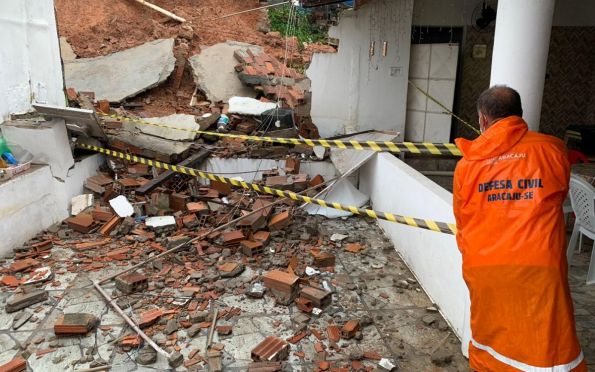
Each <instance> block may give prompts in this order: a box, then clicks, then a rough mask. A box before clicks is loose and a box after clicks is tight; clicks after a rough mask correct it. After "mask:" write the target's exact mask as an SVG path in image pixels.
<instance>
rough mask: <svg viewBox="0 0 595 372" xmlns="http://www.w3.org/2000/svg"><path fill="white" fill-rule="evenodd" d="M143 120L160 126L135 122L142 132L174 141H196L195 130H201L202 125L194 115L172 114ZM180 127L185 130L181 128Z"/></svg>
mask: <svg viewBox="0 0 595 372" xmlns="http://www.w3.org/2000/svg"><path fill="white" fill-rule="evenodd" d="M143 121H146V122H149V123H153V124H156V125H158V126H155V125H145V124H135V125H136V127H137V128H138V130H140V131H141V132H142V133H144V134H150V135H152V136H155V137H160V138H164V139H168V140H173V141H194V139H195V138H196V137H197V133H195V132H196V131H197V130H200V125H199V124H198V123H197V120H196V117H195V116H194V115H187V114H172V115H169V116H162V117H158V118H143ZM171 128H178V129H171ZM180 128H181V129H183V130H179V129H180Z"/></svg>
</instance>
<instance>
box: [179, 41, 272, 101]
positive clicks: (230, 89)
mask: <svg viewBox="0 0 595 372" xmlns="http://www.w3.org/2000/svg"><path fill="white" fill-rule="evenodd" d="M247 49H248V50H252V51H254V52H256V53H258V52H260V51H262V48H261V47H259V46H256V45H251V44H246V43H240V42H236V41H228V42H225V43H219V44H215V45H212V46H210V47H207V48H204V49H202V50H201V52H200V54H197V55H195V56H193V57H191V58H190V59H189V62H190V66H192V70H193V72H194V81H195V82H196V85H197V86H198V87H199V88H200V90H202V91H203V92H204V93H205V95H206V97H207V99H208V100H209V101H211V102H219V101H223V102H228V101H229V99H230V98H231V97H233V96H240V97H250V96H255V92H254V90H253V89H252V88H249V87H247V86H245V85H243V84H242V82H241V81H240V79H239V78H238V77H237V75H236V70H235V66H236V64H237V61H236V59H235V57H234V52H235V51H237V50H247Z"/></svg>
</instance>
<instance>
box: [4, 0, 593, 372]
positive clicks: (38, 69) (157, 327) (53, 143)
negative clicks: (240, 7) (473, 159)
mask: <svg viewBox="0 0 595 372" xmlns="http://www.w3.org/2000/svg"><path fill="white" fill-rule="evenodd" d="M573 2H574V3H576V4H575V5H574V6H575V7H582V8H584V9H590V10H593V9H592V5H591V4H587V2H584V1H580V0H574V1H573ZM174 3H175V2H174ZM305 3H307V4H304V5H307V6H312V7H314V8H311V9H317V8H316V7H319V6H321V5H328V4H329V3H336V2H321V3H320V4H319V3H317V2H305ZM323 3H324V4H323ZM445 3H449V4H448V5H444V4H445ZM471 3H473V4H468V3H467V2H464V1H463V2H462V1H454V0H453V1H450V2H441V1H432V0H419V1H417V0H416V1H413V0H395V1H388V0H369V1H361V2H360V1H358V2H355V4H352V5H353V7H351V6H344V7H342V6H341V7H339V11H340V12H339V13H336V12H337V9H336V8H335V7H334V6H333V8H332V9H333V12H332V14H333V15H336V14H338V17H339V18H338V22H337V23H336V25H333V26H331V28H330V30H329V36H330V38H331V39H332V40H331V41H332V42H331V43H330V44H333V45H317V44H311V45H307V46H306V47H305V48H306V49H305V50H302V49H301V48H303V46H300V45H299V43H298V41H297V39H294V38H284V37H281V36H280V35H279V34H278V33H274V32H268V33H267V32H262V35H263V36H262V37H263V39H266V42H262V43H258V42H259V41H260V40H256V38H255V37H254V38H252V39H254V40H249V41H251V42H250V43H247V42H244V40H227V41H224V42H218V43H211V44H212V45H209V46H204V45H201V46H200V47H198V46H197V45H194V44H193V43H195V42H196V40H195V39H196V37H195V35H196V34H198V33H200V32H201V31H202V29H201V28H200V27H203V26H202V25H201V26H199V25H196V24H194V25H193V26H194V28H193V27H191V26H189V25H188V24H184V25H179V24H178V23H176V22H177V21H172V20H170V19H168V18H165V19H161V18H160V19H159V21H155V22H156V23H158V24H160V25H162V24H166V25H168V23H167V22H171V23H172V25H171V27H170V26H169V25H168V26H167V27H166V26H159V27H161V28H159V27H158V30H159V32H157V31H155V32H154V34H153V36H152V37H151V39H150V40H147V42H146V43H141V44H140V45H131V46H130V47H127V48H122V50H118V51H115V52H113V53H108V54H107V55H103V54H102V55H97V56H93V57H89V58H76V55H74V54H73V55H70V56H67V48H68V46H67V44H68V43H67V41H66V40H59V36H58V33H57V29H58V28H57V26H56V15H55V10H54V4H53V2H52V1H51V0H43V1H39V0H38V1H31V0H20V1H14V2H7V3H6V4H1V5H0V13H1V14H2V16H0V30H3V31H5V32H2V33H0V35H2V36H0V39H2V38H4V39H3V45H4V47H3V51H2V56H3V58H2V59H0V131H1V133H2V138H4V139H5V140H6V142H7V143H8V146H9V147H11V146H12V149H13V152H14V153H15V156H17V157H18V158H19V159H18V160H21V163H22V165H25V164H26V167H23V170H24V171H23V172H22V173H19V174H16V172H14V173H15V174H14V175H13V174H12V173H10V172H4V173H6V174H4V178H5V179H3V180H2V181H0V236H1V237H2V239H1V240H0V255H1V256H2V257H4V258H3V264H2V269H1V270H2V278H0V284H1V290H2V292H1V293H0V295H1V297H2V299H3V303H4V305H3V306H2V309H0V317H3V318H4V319H5V322H4V326H3V327H2V330H1V332H0V340H1V341H0V343H1V344H2V345H4V346H3V347H0V364H3V363H7V364H6V365H5V367H4V368H7V370H11V371H20V370H24V369H23V368H29V369H31V370H69V369H72V370H89V371H90V370H107V369H108V368H112V370H134V369H138V370H142V368H144V367H142V366H148V367H147V368H156V369H160V370H165V369H172V370H174V369H175V370H199V369H201V368H203V369H209V370H213V371H217V370H224V369H225V370H238V371H239V370H253V371H276V370H291V369H295V370H308V371H309V370H321V371H324V370H337V371H338V370H355V371H360V370H375V369H378V370H396V369H397V368H401V369H402V370H452V371H455V370H465V368H466V361H465V359H464V355H466V349H467V344H468V341H469V339H470V334H469V324H468V322H469V299H468V292H467V288H466V286H465V284H464V282H463V279H462V277H461V259H460V255H459V252H458V248H457V245H456V242H455V238H454V236H453V234H454V233H455V232H456V226H455V225H454V217H453V213H452V201H451V198H452V196H451V193H450V192H449V190H448V188H449V187H451V185H449V177H450V176H451V173H452V169H453V168H454V164H456V161H457V159H458V157H459V156H460V153H459V152H458V150H457V149H456V147H454V146H453V145H451V143H450V142H452V141H451V140H452V138H453V136H471V135H473V134H472V133H473V132H472V129H469V126H471V127H472V126H473V125H470V124H469V122H474V121H473V120H472V118H471V116H472V112H471V114H470V111H472V110H473V108H474V104H473V103H472V102H471V101H473V99H474V97H470V95H471V96H472V92H476V91H477V89H479V88H476V86H477V85H479V86H480V87H482V88H485V87H487V85H489V84H496V83H505V84H509V85H511V86H514V87H516V88H517V89H518V90H519V92H520V93H521V95H522V96H523V99H524V105H525V107H526V112H527V115H526V119H527V122H528V123H530V124H532V125H533V128H532V129H534V130H539V129H541V130H545V131H550V132H555V133H559V132H560V131H561V130H560V129H559V128H557V127H555V126H553V125H552V124H551V121H552V119H551V118H550V114H551V112H550V111H548V110H549V109H550V108H549V107H543V108H542V101H544V102H548V99H549V97H550V96H552V95H555V93H552V92H551V90H552V89H553V90H556V89H559V87H558V86H557V85H556V84H557V83H556V81H555V80H554V82H552V81H551V80H546V76H549V75H547V74H546V73H549V72H552V74H554V72H555V71H557V70H556V65H554V66H552V65H551V64H552V63H554V62H555V63H558V62H559V61H554V62H552V55H554V57H556V56H557V55H558V54H556V53H561V52H560V51H559V49H560V48H561V47H559V46H558V45H553V46H550V45H551V42H550V32H551V33H552V35H553V36H552V38H553V40H558V39H556V38H555V37H556V35H557V33H560V34H567V33H572V32H578V31H576V30H577V29H572V30H571V29H570V28H571V27H570V26H573V27H575V26H576V27H577V28H580V29H583V30H582V31H581V32H585V33H588V34H589V35H592V34H593V33H594V32H595V31H593V27H592V26H593V25H592V24H590V22H592V20H586V19H583V17H582V16H581V13H584V12H579V11H576V10H569V9H566V8H565V7H563V6H561V5H559V4H558V5H555V1H554V0H550V1H533V0H531V1H525V2H522V3H523V4H520V3H519V2H515V1H513V0H500V4H496V2H488V3H489V4H487V5H486V2H481V1H472V2H471ZM236 5H237V4H236ZM471 5H472V6H471ZM126 6H135V5H131V4H128V5H126ZM136 6H140V5H136ZM234 6H235V5H234ZM488 6H490V7H492V9H495V8H496V7H497V9H498V15H497V16H495V15H494V16H493V18H490V17H491V16H490V14H489V12H487V13H485V9H487V7H488ZM344 8H345V9H344ZM571 8H572V7H571ZM140 9H143V8H140ZM176 9H177V10H179V11H181V12H182V13H181V14H179V15H180V16H184V17H185V18H188V19H190V18H189V17H191V16H192V15H191V14H189V13H188V12H189V11H187V10H186V8H184V7H181V8H176ZM325 9H326V8H325ZM476 9H480V10H479V11H477V10H476ZM135 11H141V12H150V11H149V10H146V9H143V10H138V9H137V10H135ZM482 11H483V13H482ZM148 14H151V13H148ZM480 15H481V17H484V16H485V17H487V19H483V18H480ZM201 16H202V15H201ZM328 18H329V16H328V14H326V13H325V14H324V16H323V15H321V20H324V21H325V22H326V21H328ZM331 22H332V21H331ZM552 22H553V23H552ZM471 24H473V26H471ZM494 24H495V25H496V28H495V30H494ZM552 24H553V25H554V26H556V27H557V29H556V27H554V29H553V31H552ZM174 25H175V26H174ZM480 26H481V27H480ZM558 26H559V27H558ZM578 26H580V27H578ZM114 27H115V26H114ZM482 27H483V28H482ZM560 28H563V30H560ZM443 29H444V30H443ZM172 30H175V32H176V35H173V36H172V35H170V34H168V33H169V32H174V31H172ZM265 31H266V30H265ZM8 35H10V36H8ZM60 36H62V35H60ZM156 36H159V37H156ZM170 36H171V37H170ZM106 40H107V41H106V43H108V42H109V40H108V39H106ZM193 40H194V41H193ZM494 40H495V41H494ZM112 41H113V40H112ZM255 43H256V44H259V45H256V44H255ZM108 48H109V47H108ZM529 48H531V50H530V51H529V50H528V49H529ZM552 48H554V50H553V51H552ZM75 49H76V48H75ZM548 50H549V52H550V62H548ZM70 52H71V53H74V52H72V49H70ZM302 52H303V56H302ZM585 53H586V52H585ZM488 57H491V59H490V58H488ZM591 57H593V55H592V54H591ZM291 58H296V59H300V58H301V59H302V62H303V63H305V64H306V65H307V66H308V68H307V69H306V70H303V71H302V70H300V68H294V67H295V66H294V65H293V64H292V62H291ZM511 59H516V60H518V59H521V60H522V63H517V62H515V63H510V61H511ZM585 60H588V58H586V59H585ZM490 62H491V79H488V78H489V77H490V76H489V73H490ZM486 63H487V64H486ZM585 63H587V64H588V63H591V62H585ZM486 66H487V67H486ZM476 76H478V77H477V79H476V80H477V81H479V82H481V84H480V83H479V82H477V81H476V82H472V81H471V80H474V79H475V78H476ZM554 78H555V77H554ZM589 79H590V74H589ZM190 82H191V83H190ZM482 84H483V85H485V86H483V85H482ZM548 84H549V85H548ZM585 85H586V86H585V87H584V89H590V88H589V84H585ZM164 86H165V88H164ZM544 86H545V90H544ZM552 86H553V88H552ZM593 86H595V85H593ZM155 87H157V88H156V89H162V90H161V91H155V90H154V88H155ZM581 87H582V85H581ZM548 89H549V90H548ZM470 92H471V93H470ZM544 92H545V93H544ZM591 93H592V92H591ZM586 95H589V93H586ZM590 96H591V97H595V95H593V94H590ZM544 106H547V104H546V105H544ZM453 111H454V112H455V113H456V114H458V116H460V117H462V118H463V120H459V119H460V118H459V119H455V118H453V117H452V116H451V114H452V112H453ZM590 111H591V109H588V112H586V113H585V114H584V115H585V116H584V117H581V118H580V120H585V121H586V120H588V119H589V118H591V117H592V116H591V115H592V113H591V112H590ZM577 120H579V119H577ZM461 121H465V125H466V126H465V125H463V124H461ZM540 123H541V127H540ZM405 141H407V142H405ZM426 176H431V177H433V179H434V181H436V182H439V183H440V184H442V186H441V185H439V184H438V183H436V182H434V181H433V180H431V179H430V178H428V177H426ZM443 186H444V187H443ZM578 261H579V266H580V265H582V264H584V262H582V261H581V260H580V258H579V259H578ZM583 261H584V260H583ZM581 262H582V264H581ZM582 269H584V267H582V266H581V268H580V270H582ZM576 275H577V278H581V277H582V276H581V275H583V273H582V271H581V272H580V273H579V274H576ZM577 286H578V285H577ZM589 291H590V290H589V289H585V288H583V287H580V288H577V290H576V294H577V297H578V300H579V301H580V302H581V304H580V305H579V306H578V307H577V308H578V309H580V310H579V312H580V311H585V312H586V313H583V314H582V315H584V318H581V317H580V316H581V314H577V315H578V316H579V317H578V318H577V319H579V320H580V321H581V322H585V324H583V326H584V327H583V328H586V329H587V331H585V333H584V334H581V337H583V340H582V342H583V347H584V348H585V356H586V359H587V360H588V361H589V362H590V363H592V362H593V360H592V359H593V358H592V357H591V360H589V356H593V355H594V354H595V348H594V347H595V341H592V340H594V339H595V334H593V333H592V332H591V331H589V328H590V327H589V325H591V324H592V322H593V321H592V319H591V318H592V316H593V315H594V314H593V313H592V306H591V309H590V310H585V307H588V306H589V304H591V305H592V302H593V301H592V300H593V298H592V297H589V296H590V295H592V293H593V292H592V290H591V291H590V292H589ZM579 328H581V327H579ZM592 329H593V328H592V327H591V330H592ZM589 332H590V333H589ZM341 368H342V369H341Z"/></svg>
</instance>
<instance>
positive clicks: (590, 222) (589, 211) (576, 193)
mask: <svg viewBox="0 0 595 372" xmlns="http://www.w3.org/2000/svg"><path fill="white" fill-rule="evenodd" d="M570 202H571V203H572V210H573V211H574V214H575V215H576V220H577V221H578V222H579V224H581V225H582V226H583V227H585V228H587V229H588V230H591V231H595V188H593V186H591V184H590V183H589V182H587V181H586V180H585V179H583V178H582V177H580V176H577V175H574V174H572V175H571V176H570Z"/></svg>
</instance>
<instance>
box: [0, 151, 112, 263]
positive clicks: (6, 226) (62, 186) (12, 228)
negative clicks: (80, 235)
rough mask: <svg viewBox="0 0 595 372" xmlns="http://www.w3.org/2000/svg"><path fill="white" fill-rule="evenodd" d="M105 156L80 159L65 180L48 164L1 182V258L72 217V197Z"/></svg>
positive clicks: (79, 190)
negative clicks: (62, 180)
mask: <svg viewBox="0 0 595 372" xmlns="http://www.w3.org/2000/svg"><path fill="white" fill-rule="evenodd" d="M103 161H104V159H103V156H102V155H93V156H90V157H87V158H85V159H84V160H82V161H80V162H77V163H76V166H75V167H74V168H72V169H71V170H70V172H69V174H68V178H67V180H66V182H61V181H58V180H57V179H56V178H54V177H53V176H52V173H51V171H50V167H49V166H47V165H46V166H35V167H34V168H33V169H32V170H30V171H28V172H27V173H25V174H22V175H19V176H17V177H15V178H14V179H12V180H9V181H7V182H3V183H0V236H1V237H2V239H0V257H4V256H6V255H8V254H9V253H10V252H11V250H12V249H13V248H15V247H17V246H19V245H20V244H23V243H24V242H26V241H27V240H29V239H31V238H32V237H34V236H35V235H36V234H37V233H39V232H40V231H42V230H44V229H46V228H48V227H49V226H51V225H53V224H55V223H57V222H60V221H62V220H64V219H66V218H67V217H69V216H70V213H69V209H70V200H71V199H72V197H73V196H75V195H80V194H82V192H83V181H84V180H85V179H87V178H88V177H90V176H93V175H95V174H96V173H97V170H98V169H99V166H100V165H101V164H102V163H103Z"/></svg>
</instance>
